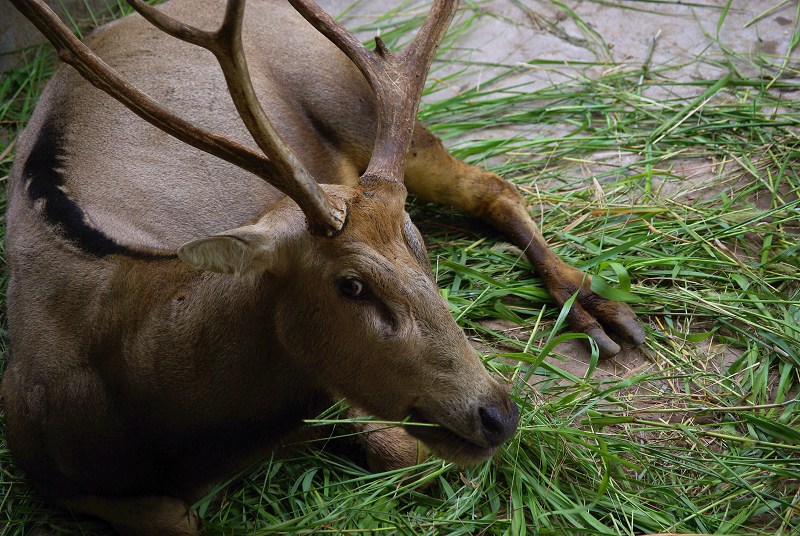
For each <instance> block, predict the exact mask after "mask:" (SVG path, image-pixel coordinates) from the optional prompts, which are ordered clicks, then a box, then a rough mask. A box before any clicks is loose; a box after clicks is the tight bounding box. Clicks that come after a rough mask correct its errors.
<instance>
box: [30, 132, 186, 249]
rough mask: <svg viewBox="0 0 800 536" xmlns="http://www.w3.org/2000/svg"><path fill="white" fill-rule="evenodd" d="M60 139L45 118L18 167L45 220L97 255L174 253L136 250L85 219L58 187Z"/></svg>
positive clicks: (58, 134) (62, 181) (61, 138)
mask: <svg viewBox="0 0 800 536" xmlns="http://www.w3.org/2000/svg"><path fill="white" fill-rule="evenodd" d="M62 142H63V133H62V132H61V129H60V128H59V126H58V125H57V124H55V122H54V121H53V120H52V119H51V120H49V121H48V122H46V123H45V124H44V125H43V126H42V129H41V130H40V131H39V137H38V138H37V139H36V143H35V144H34V146H33V149H32V150H31V152H30V154H29V155H28V159H27V160H26V161H25V165H24V167H23V169H22V180H23V182H24V183H27V192H28V196H29V197H30V198H31V200H32V201H38V200H42V201H44V216H45V219H46V220H47V223H49V224H50V225H52V226H54V227H56V228H58V230H59V231H60V233H61V234H62V235H63V236H64V237H65V238H66V239H67V240H69V241H70V242H72V243H73V244H74V245H75V246H77V247H78V248H80V249H81V250H82V251H84V252H86V253H88V254H89V255H93V256H95V257H98V258H100V257H105V256H107V255H112V254H116V255H125V256H128V257H134V258H138V259H158V258H164V257H165V256H170V257H172V256H174V254H168V253H167V252H164V253H159V252H157V251H152V252H146V251H137V250H135V249H131V248H129V247H126V246H123V245H121V244H119V243H117V242H116V241H114V239H113V238H111V237H110V236H108V235H106V234H105V233H104V232H103V231H101V230H99V229H96V228H94V227H92V226H91V225H90V224H89V223H88V222H87V221H86V217H85V213H84V211H83V209H81V207H80V206H78V204H77V203H76V202H75V201H74V200H73V199H71V198H70V197H69V196H68V195H67V194H66V193H64V192H63V191H62V190H61V189H60V188H59V187H60V186H63V185H64V176H63V175H62V169H61V158H62V155H63V154H64V151H63V147H62Z"/></svg>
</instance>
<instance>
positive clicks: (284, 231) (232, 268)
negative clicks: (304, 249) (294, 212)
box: [178, 219, 307, 276]
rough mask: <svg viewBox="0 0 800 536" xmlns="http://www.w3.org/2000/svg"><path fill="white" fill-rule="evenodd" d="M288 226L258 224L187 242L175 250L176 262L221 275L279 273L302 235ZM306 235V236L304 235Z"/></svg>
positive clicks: (266, 222) (301, 228)
mask: <svg viewBox="0 0 800 536" xmlns="http://www.w3.org/2000/svg"><path fill="white" fill-rule="evenodd" d="M293 227H294V226H293V225H291V224H290V223H289V222H286V221H281V222H278V225H277V226H273V225H270V222H269V221H265V220H264V219H262V220H260V221H259V222H258V223H256V224H254V225H245V226H244V227H238V228H236V229H231V230H230V231H225V232H224V233H220V234H217V235H213V236H209V237H206V238H200V239H198V240H192V241H191V242H187V243H185V244H184V245H182V246H181V247H180V248H178V258H180V259H181V260H182V261H183V262H185V263H187V264H189V265H190V266H193V267H194V268H197V269H198V270H209V271H212V272H220V273H224V274H234V275H237V276H238V275H245V274H261V273H264V272H272V271H276V270H280V268H281V267H282V266H286V265H288V264H289V262H288V261H289V259H288V257H289V256H291V251H292V250H296V249H297V248H296V247H291V246H296V244H294V242H296V241H297V239H298V238H299V236H298V235H300V234H301V233H304V232H305V228H304V227H303V226H302V224H301V226H300V231H299V232H298V231H297V230H296V229H294V228H293ZM306 234H307V233H306Z"/></svg>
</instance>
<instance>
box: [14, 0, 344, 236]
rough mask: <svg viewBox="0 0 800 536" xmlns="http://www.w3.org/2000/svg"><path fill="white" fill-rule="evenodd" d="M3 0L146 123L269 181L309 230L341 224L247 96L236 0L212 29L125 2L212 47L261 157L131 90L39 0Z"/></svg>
mask: <svg viewBox="0 0 800 536" xmlns="http://www.w3.org/2000/svg"><path fill="white" fill-rule="evenodd" d="M11 2H12V3H13V4H14V6H15V7H16V8H17V9H18V10H19V11H20V12H22V14H23V15H25V16H26V17H27V18H28V19H29V20H30V21H31V22H33V24H34V25H35V26H36V27H37V28H38V29H39V31H41V32H42V34H44V36H45V37H46V38H47V39H48V40H49V41H50V42H51V43H52V44H53V46H54V47H55V48H56V50H57V51H58V54H59V57H60V58H61V60H62V61H64V62H65V63H68V64H70V65H72V66H73V67H74V68H75V69H76V70H77V71H78V72H79V73H80V74H81V75H82V76H83V77H84V78H85V79H86V80H88V81H89V82H90V83H91V84H92V85H94V86H96V87H97V88H99V89H101V90H102V91H104V92H105V93H107V94H108V95H110V96H111V97H113V98H115V99H116V100H118V101H119V102H121V103H122V104H124V105H125V106H126V107H127V108H129V109H130V110H131V111H133V112H134V113H135V114H137V115H138V116H140V117H141V118H143V119H144V120H146V121H147V122H148V123H150V124H151V125H153V126H155V127H157V128H159V129H161V130H163V131H164V132H166V133H168V134H170V135H172V136H174V137H176V138H178V139H179V140H181V141H183V142H185V143H188V144H189V145H191V146H193V147H195V148H197V149H200V150H203V151H206V152H208V153H210V154H213V155H214V156H217V157H219V158H222V159H223V160H225V161H227V162H230V163H232V164H234V165H236V166H238V167H240V168H242V169H244V170H247V171H249V172H251V173H254V174H255V175H258V176H259V177H261V178H262V179H264V180H266V181H267V182H269V183H271V184H272V185H273V186H275V187H276V188H278V189H279V190H280V191H282V192H283V193H285V194H286V195H288V196H289V197H291V198H292V199H294V200H295V201H296V202H297V204H298V205H299V206H300V208H301V209H302V210H303V213H304V214H305V215H306V218H307V219H308V225H309V229H310V230H311V232H312V233H314V234H322V235H328V236H332V235H335V234H337V233H338V232H340V231H341V230H342V228H343V227H344V224H345V221H346V208H345V207H338V206H336V205H335V204H334V203H333V200H332V199H331V198H330V197H329V196H328V195H327V194H326V193H325V191H324V190H322V188H321V187H320V186H319V184H318V183H317V182H316V181H315V180H314V179H313V178H312V177H311V175H310V174H309V173H308V171H307V170H306V169H305V168H304V167H303V166H302V164H301V163H300V161H299V159H298V158H297V156H296V155H295V154H294V152H293V151H292V150H291V149H290V148H289V147H288V146H287V145H286V143H285V142H284V141H283V140H282V139H281V137H280V135H279V134H278V133H277V132H276V131H275V129H274V127H273V126H272V124H271V123H270V121H269V119H268V118H267V116H266V114H265V113H264V111H263V109H262V108H261V105H260V104H259V102H258V99H257V98H256V96H255V92H254V90H253V87H252V82H251V80H250V76H249V74H248V71H247V62H246V61H245V57H244V52H243V49H242V42H241V28H242V15H243V13H244V0H229V2H228V5H227V8H226V10H225V17H224V20H223V22H222V25H221V26H220V28H219V29H218V30H217V31H216V32H205V31H201V30H198V29H196V28H192V27H190V26H187V25H184V24H181V23H179V22H177V21H175V20H174V19H171V18H169V17H167V16H166V15H163V14H162V13H161V12H159V11H157V10H155V9H154V8H152V7H150V6H148V5H147V4H144V3H143V2H141V1H139V0H130V1H129V3H130V4H131V5H132V6H133V7H134V9H136V10H137V11H139V13H141V14H142V15H143V16H144V17H145V18H146V19H148V20H149V21H150V22H151V23H153V24H154V25H155V26H157V27H158V28H159V29H161V30H163V31H165V32H166V33H168V34H170V35H173V36H175V37H177V38H179V39H182V40H184V41H187V42H190V43H193V44H196V45H199V46H202V47H204V48H207V49H208V50H210V51H211V52H212V53H214V55H215V56H216V57H217V60H218V61H219V63H220V66H221V67H222V70H223V73H224V75H225V80H226V82H227V83H228V88H229V91H230V93H231V98H232V99H233V102H234V104H235V106H236V109H237V111H238V112H239V114H240V116H241V117H242V121H243V122H244V123H245V126H246V127H247V129H248V130H249V131H250V134H251V135H252V136H253V139H254V140H255V142H256V144H257V145H258V146H259V148H260V149H261V150H262V151H264V153H265V154H266V155H267V156H268V158H267V157H265V156H264V155H261V154H258V153H257V152H255V151H252V150H251V149H249V148H247V147H245V146H243V145H240V144H238V143H236V142H235V141H233V140H231V139H229V138H226V137H223V136H220V135H218V134H216V133H213V132H210V131H207V130H205V129H202V128H200V127H197V126H196V125H193V124H192V123H189V122H188V121H186V120H184V119H182V118H180V117H178V116H177V115H175V114H173V113H172V112H170V111H169V110H167V109H165V108H164V107H162V106H161V105H160V104H158V103H157V102H156V101H154V100H153V99H151V98H150V97H148V96H147V95H146V94H145V93H143V92H141V91H140V90H138V89H136V88H135V87H134V86H132V85H131V84H129V83H128V82H126V81H125V80H124V79H123V78H122V77H121V76H120V75H119V74H118V73H117V72H116V71H114V69H112V68H111V67H109V66H108V64H106V63H105V62H104V61H103V60H101V59H100V58H99V57H97V55H96V54H95V53H94V52H92V51H91V49H89V48H88V47H87V46H86V45H84V44H83V43H82V42H81V41H80V40H79V39H77V38H76V37H75V36H74V35H73V34H72V32H70V31H69V29H68V28H67V27H66V26H64V24H63V23H62V22H61V20H60V19H59V18H58V17H57V16H56V15H55V13H53V11H52V10H50V8H49V7H47V5H45V4H44V2H42V1H41V0H11Z"/></svg>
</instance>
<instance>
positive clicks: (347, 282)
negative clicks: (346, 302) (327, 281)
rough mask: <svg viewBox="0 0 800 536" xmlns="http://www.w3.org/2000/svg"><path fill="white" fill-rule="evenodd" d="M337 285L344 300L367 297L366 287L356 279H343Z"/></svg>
mask: <svg viewBox="0 0 800 536" xmlns="http://www.w3.org/2000/svg"><path fill="white" fill-rule="evenodd" d="M338 285H339V292H341V293H342V295H343V296H345V297H346V298H353V299H361V298H366V297H367V294H368V291H367V285H365V284H364V282H363V281H361V280H360V279H359V278H357V277H343V278H342V279H340V280H339V283H338Z"/></svg>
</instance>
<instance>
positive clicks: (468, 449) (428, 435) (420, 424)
mask: <svg viewBox="0 0 800 536" xmlns="http://www.w3.org/2000/svg"><path fill="white" fill-rule="evenodd" d="M409 422H411V423H414V424H404V425H403V428H404V429H405V430H406V431H407V432H408V433H409V434H411V435H412V436H413V437H414V438H416V439H419V440H420V441H422V442H423V443H424V444H425V446H427V447H428V448H429V449H430V450H431V452H433V454H435V455H436V456H438V457H439V458H442V459H444V460H447V461H449V462H453V463H455V464H458V465H475V464H477V463H480V462H482V461H484V460H486V459H488V458H490V457H491V456H492V455H493V454H494V453H495V452H496V451H497V447H490V446H486V445H480V444H477V443H475V442H473V441H472V440H470V439H467V438H466V437H464V436H462V435H461V434H459V433H457V432H455V431H453V430H452V429H450V428H448V427H447V426H444V425H443V424H441V423H437V422H436V421H434V420H432V419H428V418H427V417H425V415H424V414H423V413H422V412H420V411H419V410H418V409H412V410H411V411H410V412H409Z"/></svg>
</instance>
